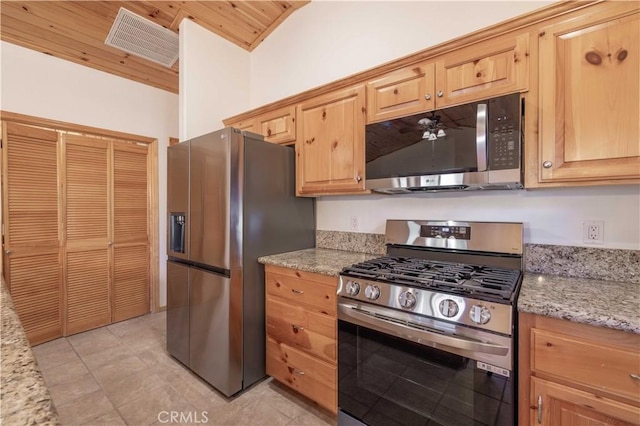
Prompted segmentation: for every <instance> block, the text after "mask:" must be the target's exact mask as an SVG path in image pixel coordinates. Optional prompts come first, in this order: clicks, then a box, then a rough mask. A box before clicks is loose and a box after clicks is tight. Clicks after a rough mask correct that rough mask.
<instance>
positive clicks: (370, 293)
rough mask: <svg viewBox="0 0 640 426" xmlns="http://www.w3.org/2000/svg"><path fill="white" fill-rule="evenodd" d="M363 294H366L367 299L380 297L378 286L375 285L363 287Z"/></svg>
mask: <svg viewBox="0 0 640 426" xmlns="http://www.w3.org/2000/svg"><path fill="white" fill-rule="evenodd" d="M364 295H365V296H367V299H369V300H376V299H377V298H378V297H380V288H379V287H378V286H377V285H368V286H367V288H365V289H364Z"/></svg>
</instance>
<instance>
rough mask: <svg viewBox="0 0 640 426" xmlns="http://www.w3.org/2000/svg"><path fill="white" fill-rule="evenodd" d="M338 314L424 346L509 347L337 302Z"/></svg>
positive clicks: (493, 350)
mask: <svg viewBox="0 0 640 426" xmlns="http://www.w3.org/2000/svg"><path fill="white" fill-rule="evenodd" d="M340 314H342V315H343V316H345V317H349V318H350V319H354V320H356V322H352V321H350V320H346V319H345V321H347V322H352V323H354V324H358V325H364V324H366V325H368V326H370V327H371V328H373V329H374V330H377V331H380V332H383V333H387V334H390V335H392V336H396V337H400V338H403V339H406V340H411V341H412V342H416V343H419V344H421V345H425V346H433V344H434V343H435V344H438V345H443V346H448V347H450V348H456V349H462V350H466V351H473V352H480V353H484V354H491V355H506V354H507V353H509V348H508V347H506V346H502V345H496V344H493V343H486V342H482V341H480V340H475V339H470V338H467V337H460V336H455V337H454V336H449V335H446V334H440V333H437V332H433V331H427V330H423V329H420V328H416V327H411V326H409V325H404V324H398V323H395V322H391V321H388V320H385V319H384V318H380V317H373V316H371V315H368V314H365V313H362V312H360V311H359V310H358V309H354V307H352V306H350V305H345V304H342V303H339V304H338V315H339V319H343V318H340ZM363 323H364V324H363Z"/></svg>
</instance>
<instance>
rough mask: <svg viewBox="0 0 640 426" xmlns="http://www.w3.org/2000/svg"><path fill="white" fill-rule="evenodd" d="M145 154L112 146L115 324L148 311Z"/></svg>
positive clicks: (117, 144)
mask: <svg viewBox="0 0 640 426" xmlns="http://www.w3.org/2000/svg"><path fill="white" fill-rule="evenodd" d="M147 150H148V147H147V146H139V145H137V144H131V143H127V142H121V141H114V142H113V321H114V322H115V321H122V320H125V319H128V318H132V317H135V316H139V315H143V314H146V313H148V312H149V311H150V310H151V305H150V303H149V267H150V265H149V222H148V218H149V201H148V197H147V193H148V187H147Z"/></svg>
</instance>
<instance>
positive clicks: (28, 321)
mask: <svg viewBox="0 0 640 426" xmlns="http://www.w3.org/2000/svg"><path fill="white" fill-rule="evenodd" d="M3 133H4V134H3V140H4V141H6V142H5V148H4V149H3V154H2V155H3V171H4V173H3V179H4V180H3V189H4V192H3V196H4V197H5V198H4V199H3V208H4V212H3V217H4V234H5V235H4V237H5V239H4V250H5V254H4V269H5V271H4V272H5V278H6V280H7V283H8V285H9V289H10V292H11V295H12V298H13V302H14V305H15V307H16V310H17V312H18V315H19V317H20V320H21V321H22V324H23V326H24V328H25V330H26V332H27V337H28V339H29V342H30V343H31V344H32V345H33V344H38V343H42V342H45V341H47V340H51V339H54V338H56V337H60V336H63V335H70V334H75V333H79V332H82V331H85V330H90V329H92V328H96V327H100V326H103V325H107V324H110V323H112V322H116V321H122V320H125V319H128V318H132V317H135V316H139V315H143V314H145V313H148V312H149V311H150V310H151V305H150V239H149V202H150V201H149V189H148V188H149V181H148V179H149V178H148V171H149V159H148V156H149V147H148V146H147V145H145V144H139V143H133V142H126V141H120V140H112V139H107V138H103V137H93V136H87V135H80V134H73V133H70V132H62V131H60V132H58V131H54V130H47V129H42V128H39V127H32V126H24V125H18V124H15V123H9V122H6V123H3Z"/></svg>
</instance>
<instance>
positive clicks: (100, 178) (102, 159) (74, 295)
mask: <svg viewBox="0 0 640 426" xmlns="http://www.w3.org/2000/svg"><path fill="white" fill-rule="evenodd" d="M64 158H65V169H64V179H63V181H64V182H65V186H64V196H63V205H64V212H65V213H64V217H65V221H64V222H65V225H66V226H65V240H66V244H65V261H64V265H65V268H64V273H65V284H66V287H65V289H66V291H65V295H66V316H65V334H66V335H69V334H74V333H79V332H81V331H85V330H89V329H91V328H96V327H101V326H103V325H107V324H110V323H111V298H110V293H111V277H110V271H109V265H110V253H109V252H110V248H109V241H110V235H111V230H110V221H111V220H110V219H111V218H110V214H109V185H110V182H109V181H110V179H109V145H108V143H105V141H104V140H101V139H95V138H90V137H86V136H79V135H68V134H66V135H64Z"/></svg>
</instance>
